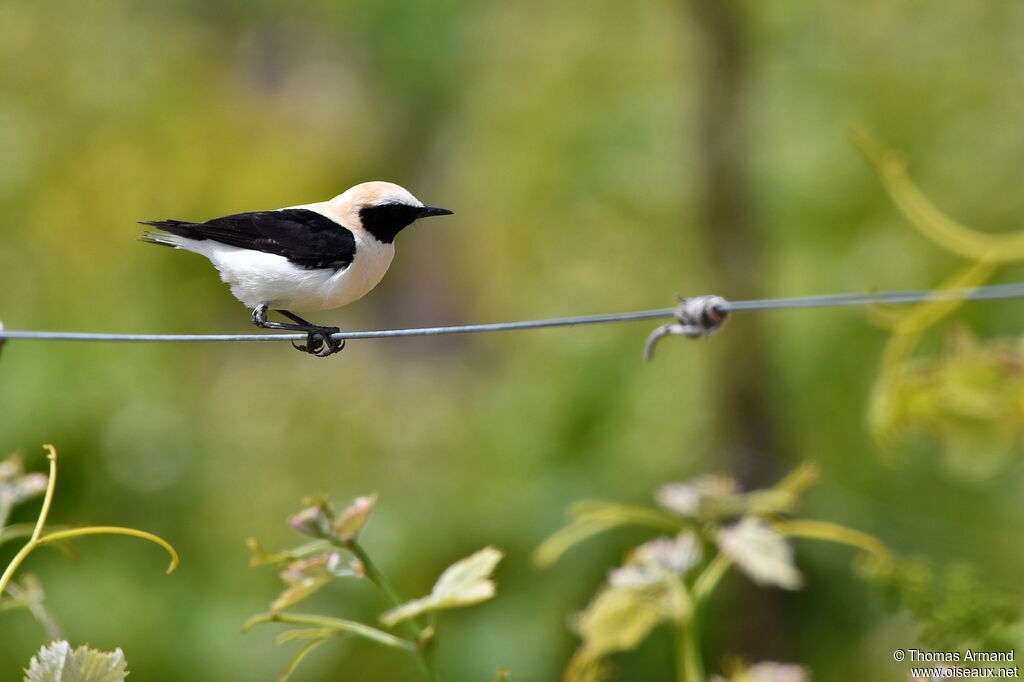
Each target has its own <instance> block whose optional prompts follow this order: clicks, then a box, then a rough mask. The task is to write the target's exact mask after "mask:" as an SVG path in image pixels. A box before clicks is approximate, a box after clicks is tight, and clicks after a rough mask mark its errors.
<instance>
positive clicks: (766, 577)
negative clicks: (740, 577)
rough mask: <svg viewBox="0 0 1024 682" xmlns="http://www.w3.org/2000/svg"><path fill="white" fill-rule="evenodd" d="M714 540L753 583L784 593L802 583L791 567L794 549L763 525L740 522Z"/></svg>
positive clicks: (796, 571) (748, 519)
mask: <svg viewBox="0 0 1024 682" xmlns="http://www.w3.org/2000/svg"><path fill="white" fill-rule="evenodd" d="M716 539H717V540H718V546H719V547H720V548H721V549H722V552H724V553H725V554H726V555H728V556H729V558H731V559H732V560H733V561H735V562H736V564H737V565H738V566H739V567H740V569H741V570H742V571H743V572H744V573H746V574H747V575H748V576H750V578H751V579H752V580H753V581H754V582H756V583H758V584H761V585H776V586H778V587H782V588H785V589H787V590H795V589H798V588H799V587H800V586H801V584H802V583H803V580H802V578H801V577H800V572H799V571H798V570H797V569H796V566H795V565H794V563H793V548H792V547H791V546H790V545H789V543H788V542H786V539H785V538H784V537H782V536H781V535H780V534H779V533H778V532H777V531H775V530H774V529H773V528H772V527H771V526H769V525H768V524H767V523H765V522H764V521H760V520H758V519H755V518H751V517H746V518H743V519H741V520H740V521H739V522H737V523H735V524H733V525H731V526H727V527H725V528H723V529H721V530H720V531H718V534H717V536H716Z"/></svg>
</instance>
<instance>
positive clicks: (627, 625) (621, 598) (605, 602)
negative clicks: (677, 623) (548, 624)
mask: <svg viewBox="0 0 1024 682" xmlns="http://www.w3.org/2000/svg"><path fill="white" fill-rule="evenodd" d="M664 617H665V614H664V613H663V611H662V609H661V607H660V606H659V604H658V603H657V602H655V601H654V600H651V599H648V598H647V596H646V595H645V593H644V591H643V590H638V589H634V588H619V587H605V588H603V589H602V590H601V591H600V592H598V593H597V596H596V597H594V599H593V601H591V602H590V604H589V605H588V606H587V608H585V609H584V610H583V611H581V612H580V613H579V614H577V616H576V618H575V619H574V622H573V629H574V630H575V631H576V633H577V634H578V635H579V636H580V638H582V640H583V644H582V645H581V646H580V648H579V649H578V650H577V652H576V653H575V654H574V655H573V657H572V660H571V661H570V662H569V665H568V666H567V668H566V670H565V679H566V680H571V681H572V682H584V681H590V680H599V679H603V676H602V667H601V665H600V663H601V660H602V659H604V658H605V657H607V656H609V655H611V654H613V653H616V652H619V651H628V650H630V649H633V648H635V647H636V646H637V645H638V644H640V642H642V641H643V640H644V639H645V638H646V637H647V635H648V634H650V632H651V630H652V629H654V627H655V626H656V625H657V624H658V623H660V622H661V621H662V620H663V619H664Z"/></svg>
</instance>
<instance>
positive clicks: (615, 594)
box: [534, 463, 891, 682]
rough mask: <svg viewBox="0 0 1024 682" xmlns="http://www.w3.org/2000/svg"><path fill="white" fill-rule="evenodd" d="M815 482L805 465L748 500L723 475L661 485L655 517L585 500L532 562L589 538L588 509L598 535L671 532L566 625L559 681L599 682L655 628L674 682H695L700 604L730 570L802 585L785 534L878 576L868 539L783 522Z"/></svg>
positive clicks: (746, 676) (881, 558)
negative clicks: (572, 644) (567, 652)
mask: <svg viewBox="0 0 1024 682" xmlns="http://www.w3.org/2000/svg"><path fill="white" fill-rule="evenodd" d="M818 475H819V471H818V467H817V466H815V465H812V464H809V463H805V464H802V465H800V466H799V467H797V468H796V469H795V470H794V471H793V472H792V473H791V474H789V476H787V477H786V478H784V479H783V480H782V481H780V482H779V483H777V484H776V485H775V486H773V487H772V488H770V489H766V490H758V491H753V492H749V493H740V492H739V486H738V484H737V482H736V481H735V480H733V479H731V478H729V477H728V476H723V475H703V476H699V477H697V478H695V479H693V480H691V481H686V482H682V483H672V484H669V485H666V486H663V487H662V488H660V489H659V490H658V491H657V492H656V494H655V499H656V500H657V501H658V503H659V504H660V505H661V506H662V509H660V510H659V509H657V508H646V507H640V508H623V507H620V506H617V505H606V504H603V503H599V502H588V503H587V504H586V506H585V507H584V508H583V509H582V510H581V508H580V506H577V507H575V508H574V509H573V510H572V517H573V518H572V520H571V521H570V524H569V525H568V526H566V527H565V528H563V529H562V530H560V531H559V532H558V533H556V534H555V535H554V536H552V537H551V538H550V539H549V540H547V541H546V542H545V543H544V545H542V546H541V547H540V548H539V549H538V551H537V552H536V554H535V555H534V558H535V560H536V561H537V562H538V563H541V564H542V565H546V564H549V563H551V562H552V561H554V560H556V559H558V558H559V557H560V556H561V555H562V554H563V553H564V552H566V551H568V550H569V549H571V548H572V547H573V546H574V545H576V544H578V543H579V542H581V541H582V540H584V539H587V538H588V537H590V535H593V534H594V533H580V532H579V531H580V528H581V526H582V527H587V524H588V517H592V516H593V513H594V511H595V510H601V511H602V514H601V517H602V518H603V519H604V521H605V523H604V524H603V525H602V526H601V527H600V529H599V530H600V531H607V530H612V529H615V528H619V527H622V526H628V525H639V526H643V527H648V528H654V529H655V530H664V529H665V527H666V526H667V525H670V524H672V525H674V526H675V528H673V530H674V531H677V532H678V535H676V536H675V537H674V538H669V537H664V536H663V537H660V538H657V539H654V540H649V541H647V542H645V543H643V544H641V545H640V546H638V547H636V548H634V549H633V550H632V551H630V553H629V555H628V556H627V558H626V562H625V563H624V564H623V565H622V566H621V567H620V568H617V569H615V570H613V571H612V572H611V573H610V574H609V576H608V581H607V584H606V585H605V586H603V587H602V588H601V589H600V591H599V592H598V593H597V595H596V596H595V597H594V598H593V599H592V600H591V602H590V604H589V605H588V606H587V607H586V608H585V609H584V610H583V611H581V612H580V613H579V614H578V615H577V616H576V618H575V619H574V622H573V629H574V630H575V631H576V633H577V634H578V635H579V636H580V638H581V639H582V643H581V645H580V648H579V649H578V650H577V651H576V654H575V655H574V656H573V657H572V660H570V662H569V665H568V667H567V668H566V670H565V673H564V675H563V680H565V682H594V681H597V680H603V679H607V677H608V676H609V675H610V670H609V667H610V666H609V665H608V663H607V659H608V658H609V657H610V656H611V655H613V654H616V653H619V652H623V651H628V650H630V649H634V648H636V647H637V646H639V645H640V644H641V642H643V641H644V639H646V638H647V637H648V636H649V635H650V634H651V631H652V630H653V629H654V628H655V627H656V626H657V625H659V624H660V623H669V624H670V625H671V626H672V627H673V628H674V630H675V631H676V640H677V642H676V653H675V655H676V668H677V677H676V679H677V680H678V681H679V682H704V680H705V679H706V678H705V675H704V663H703V653H702V646H703V645H702V638H703V637H702V623H703V620H704V619H705V618H706V616H705V614H702V613H701V611H702V609H706V608H707V605H706V602H707V600H708V599H709V598H710V597H711V595H712V593H713V591H714V590H715V588H716V587H717V586H718V584H719V582H720V581H721V579H722V578H723V577H724V575H725V574H726V573H727V572H728V571H729V569H730V568H732V567H735V568H737V569H738V570H739V571H740V572H742V573H744V574H746V576H747V577H749V578H750V579H751V580H753V581H754V582H755V583H757V584H758V585H761V586H767V587H779V588H783V589H788V590H795V589H799V588H800V587H801V586H802V584H803V578H802V576H801V574H800V572H799V571H798V570H797V568H796V565H795V563H794V558H793V550H792V547H791V546H790V544H789V542H788V541H787V539H786V538H787V537H800V538H813V539H816V540H825V541H828V542H838V543H841V544H847V545H851V546H853V547H855V548H857V549H859V550H862V552H863V553H864V554H865V559H863V560H862V561H861V564H863V565H870V566H871V567H872V570H873V571H876V572H878V573H887V572H888V571H889V570H890V568H889V566H890V563H891V556H890V554H889V551H888V549H886V548H885V546H884V545H882V544H881V543H880V542H879V541H878V540H877V539H875V538H873V537H871V536H869V535H865V534H864V533H860V532H859V531H855V530H852V529H849V528H844V527H843V526H840V525H836V524H829V523H823V522H820V521H812V520H805V519H790V518H784V517H783V516H782V515H783V514H786V513H792V512H794V511H795V510H796V508H797V506H798V503H799V501H800V498H801V497H802V496H803V493H804V492H805V491H806V490H807V488H808V487H809V486H811V485H812V484H813V483H814V482H815V481H816V480H817V478H818ZM710 510H714V511H713V512H711V511H710ZM639 512H646V514H643V513H639ZM665 512H668V514H667V515H666V514H665ZM666 668H667V666H666ZM713 679H722V678H720V677H713ZM731 679H732V680H734V681H743V680H746V681H749V682H759V681H763V682H770V681H772V680H789V679H792V680H803V679H805V674H804V672H803V669H802V668H800V667H799V666H793V665H784V664H777V663H760V664H758V665H756V666H754V667H752V668H749V669H744V668H738V669H737V670H736V671H734V672H733V673H732V674H731Z"/></svg>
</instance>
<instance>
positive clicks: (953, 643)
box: [877, 558, 1024, 651]
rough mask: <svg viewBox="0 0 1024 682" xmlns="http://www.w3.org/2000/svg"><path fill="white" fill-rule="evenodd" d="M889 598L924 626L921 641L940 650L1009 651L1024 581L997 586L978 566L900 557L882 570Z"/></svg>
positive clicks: (880, 578)
mask: <svg viewBox="0 0 1024 682" xmlns="http://www.w3.org/2000/svg"><path fill="white" fill-rule="evenodd" d="M877 580H878V584H879V586H880V587H881V588H882V590H883V593H884V594H885V596H886V601H887V603H888V604H889V605H890V606H892V607H894V608H901V609H906V610H907V611H909V612H910V613H911V614H913V616H914V619H915V621H916V622H917V623H918V624H919V625H920V626H921V631H920V634H919V636H920V641H921V642H922V643H923V644H924V645H926V646H928V647H930V648H931V649H933V650H935V651H965V650H967V649H973V650H979V651H1007V650H1010V649H1012V648H1013V646H1014V636H1015V635H1014V632H1013V626H1014V625H1017V624H1018V623H1019V621H1020V618H1021V612H1022V600H1024V594H1021V592H1020V589H1019V586H1017V589H1016V590H1015V591H1013V590H1009V589H1006V588H1000V587H996V586H993V585H991V584H990V582H989V581H988V580H986V579H984V578H983V577H982V576H981V575H979V573H978V569H977V568H976V567H973V566H970V565H968V564H963V563H957V564H950V565H948V566H945V567H939V566H936V565H935V562H934V561H929V560H926V559H922V558H917V559H909V560H904V561H900V562H896V563H895V564H894V566H893V568H892V570H890V571H886V572H882V573H879V574H878V576H877Z"/></svg>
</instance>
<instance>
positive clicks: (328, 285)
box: [181, 239, 395, 312]
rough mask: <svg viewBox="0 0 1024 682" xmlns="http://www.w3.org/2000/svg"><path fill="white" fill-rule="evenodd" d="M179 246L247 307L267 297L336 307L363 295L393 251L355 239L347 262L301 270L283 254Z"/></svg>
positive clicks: (307, 306) (205, 244)
mask: <svg viewBox="0 0 1024 682" xmlns="http://www.w3.org/2000/svg"><path fill="white" fill-rule="evenodd" d="M183 241H185V240H183ZM188 241H191V240H188ZM181 246H182V247H183V248H188V249H189V250H190V251H196V252H198V253H202V254H203V255H204V256H206V257H207V258H209V259H210V261H211V262H213V264H214V265H215V266H216V267H217V270H219V271H220V278H221V279H222V280H223V281H224V282H226V283H227V284H229V285H230V286H231V293H232V294H234V295H235V298H237V299H238V300H239V301H241V302H242V303H244V304H245V305H247V306H249V307H250V308H255V307H256V306H258V305H260V304H261V303H264V302H266V303H268V304H269V305H270V307H271V308H277V309H283V310H291V311H294V312H303V311H313V310H330V309H332V308H340V307H341V306H343V305H348V304H349V303H352V302H353V301H356V300H358V299H360V298H362V297H363V296H365V295H366V294H367V293H368V292H369V291H370V290H371V289H373V288H374V287H375V286H377V284H378V283H379V282H380V280H381V279H382V278H383V277H384V273H386V272H387V271H388V267H389V266H390V265H391V260H392V259H393V258H394V257H395V246H394V244H382V243H380V242H378V241H376V240H365V241H363V240H359V239H357V240H356V256H355V259H354V260H353V261H352V264H351V265H349V266H348V267H347V268H344V269H342V270H334V269H321V270H306V269H304V268H301V267H299V266H297V265H295V264H294V263H292V262H290V261H289V260H288V259H287V258H285V257H284V256H278V255H275V254H272V253H263V252H262V251H250V250H248V249H239V248H236V247H233V246H227V245H225V244H220V243H218V242H212V241H200V242H192V244H189V245H186V244H184V243H183V244H181ZM190 247H192V248H190ZM199 247H201V248H199Z"/></svg>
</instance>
